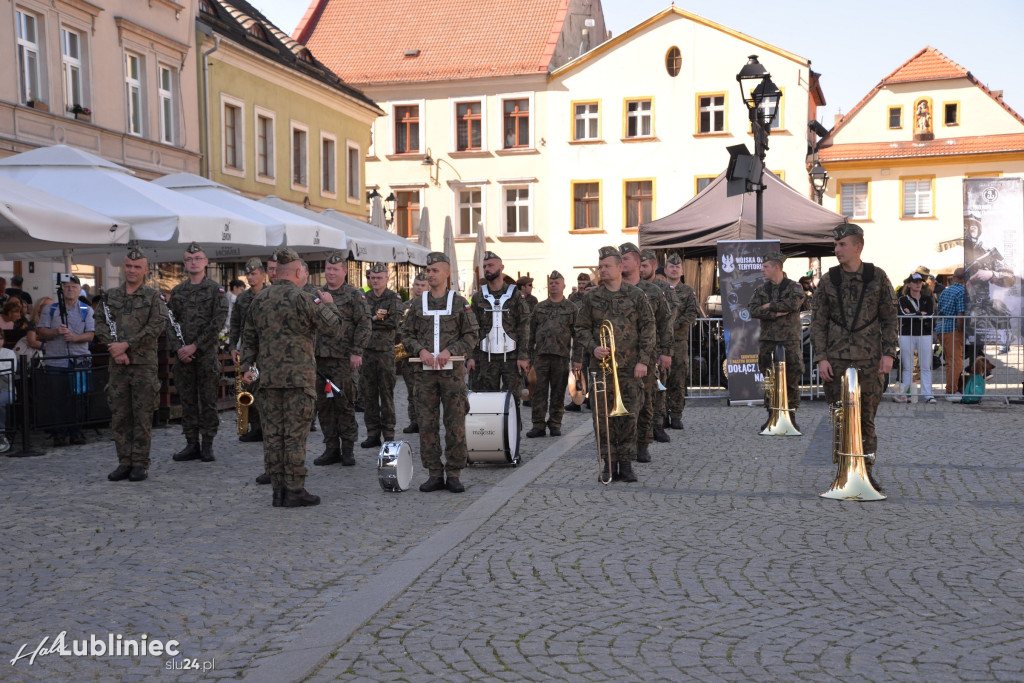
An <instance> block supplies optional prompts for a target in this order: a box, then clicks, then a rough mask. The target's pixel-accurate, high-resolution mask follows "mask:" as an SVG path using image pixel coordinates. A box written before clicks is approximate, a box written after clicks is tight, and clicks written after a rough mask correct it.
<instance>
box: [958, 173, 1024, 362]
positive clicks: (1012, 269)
mask: <svg viewBox="0 0 1024 683" xmlns="http://www.w3.org/2000/svg"><path fill="white" fill-rule="evenodd" d="M964 277H965V278H966V280H967V298H968V301H967V315H968V316H971V317H974V318H975V325H974V330H973V332H974V336H975V339H974V341H975V343H978V344H1000V345H1007V344H1019V343H1020V339H1021V330H1020V316H1021V313H1022V312H1024V311H1022V306H1021V278H1022V277H1024V179H1021V178H965V179H964ZM967 333H968V335H970V333H971V330H970V329H968V330H967Z"/></svg>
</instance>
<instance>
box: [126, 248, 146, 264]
mask: <svg viewBox="0 0 1024 683" xmlns="http://www.w3.org/2000/svg"><path fill="white" fill-rule="evenodd" d="M125 258H127V259H128V260H129V261H138V260H139V259H143V258H146V252H144V251H142V247H140V246H139V245H137V244H133V245H131V246H129V247H128V253H127V254H125Z"/></svg>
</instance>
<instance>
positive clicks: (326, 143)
mask: <svg viewBox="0 0 1024 683" xmlns="http://www.w3.org/2000/svg"><path fill="white" fill-rule="evenodd" d="M337 171H338V141H337V139H336V138H335V137H334V136H333V135H328V134H327V133H320V194H325V195H335V194H337V193H338V172H337Z"/></svg>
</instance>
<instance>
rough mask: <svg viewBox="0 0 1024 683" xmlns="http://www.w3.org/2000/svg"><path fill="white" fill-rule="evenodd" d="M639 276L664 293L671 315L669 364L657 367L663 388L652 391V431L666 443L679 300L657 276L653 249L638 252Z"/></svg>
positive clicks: (659, 439) (655, 436)
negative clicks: (670, 353) (668, 395)
mask: <svg viewBox="0 0 1024 683" xmlns="http://www.w3.org/2000/svg"><path fill="white" fill-rule="evenodd" d="M640 258H641V259H642V260H641V262H640V278H641V279H642V280H645V281H647V282H650V283H651V284H653V285H657V286H658V288H659V289H661V293H662V294H664V295H665V303H666V304H668V310H669V313H670V314H671V316H672V329H671V332H670V333H669V334H670V337H671V338H672V339H671V342H670V343H671V346H672V357H671V364H670V365H669V367H667V368H662V367H659V368H658V380H659V381H660V382H661V384H662V386H664V387H665V389H664V390H661V391H655V392H654V417H653V433H654V439H655V441H660V442H662V443H668V442H669V441H671V439H670V438H669V436H668V433H667V432H665V429H666V428H667V427H668V426H669V421H668V411H667V403H668V402H667V401H666V398H667V394H668V382H669V377H670V376H671V373H672V369H673V368H674V367H675V363H676V359H675V323H676V320H675V318H676V312H677V311H678V310H679V301H678V300H677V299H676V293H675V289H674V288H673V287H672V286H671V285H669V284H668V282H667V281H666V280H665V279H664V278H662V277H658V276H657V275H658V255H657V254H656V253H655V251H654V250H653V249H644V250H643V251H641V252H640Z"/></svg>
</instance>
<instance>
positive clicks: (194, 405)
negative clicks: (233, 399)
mask: <svg viewBox="0 0 1024 683" xmlns="http://www.w3.org/2000/svg"><path fill="white" fill-rule="evenodd" d="M174 388H175V390H177V392H178V398H179V399H180V400H181V432H182V434H184V435H185V438H186V439H188V440H190V441H195V440H198V438H199V435H200V434H202V435H203V436H205V437H209V438H211V439H212V438H213V437H214V436H216V435H217V425H218V424H220V418H219V417H218V416H217V391H218V389H220V361H219V360H218V359H217V353H216V352H215V351H211V352H209V353H205V352H203V353H200V354H198V355H197V356H196V358H195V360H193V361H192V362H191V363H182V362H181V361H180V360H175V361H174Z"/></svg>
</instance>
